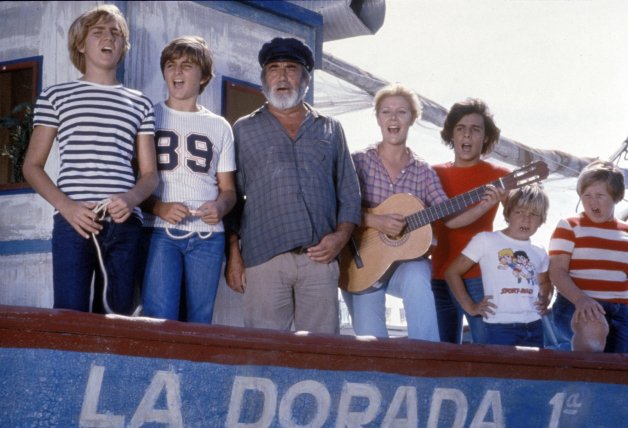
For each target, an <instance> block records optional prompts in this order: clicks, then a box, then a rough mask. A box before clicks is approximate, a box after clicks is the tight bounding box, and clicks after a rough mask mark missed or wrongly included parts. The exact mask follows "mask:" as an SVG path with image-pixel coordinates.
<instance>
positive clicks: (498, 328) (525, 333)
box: [485, 320, 543, 348]
mask: <svg viewBox="0 0 628 428" xmlns="http://www.w3.org/2000/svg"><path fill="white" fill-rule="evenodd" d="M485 324H486V336H487V343H490V344H491V345H513V346H536V347H537V348H542V347H543V322H542V321H541V320H537V321H533V322H531V323H509V324H499V323H498V324H490V323H485Z"/></svg>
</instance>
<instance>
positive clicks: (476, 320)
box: [432, 278, 486, 343]
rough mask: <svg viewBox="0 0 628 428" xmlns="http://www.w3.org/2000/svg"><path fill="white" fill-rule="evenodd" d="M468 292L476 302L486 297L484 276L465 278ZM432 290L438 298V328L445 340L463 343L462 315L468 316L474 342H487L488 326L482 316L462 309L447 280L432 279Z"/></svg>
mask: <svg viewBox="0 0 628 428" xmlns="http://www.w3.org/2000/svg"><path fill="white" fill-rule="evenodd" d="M464 285H465V287H466V288H467V293H469V296H471V300H473V301H474V302H475V303H477V302H480V301H481V300H482V299H483V298H484V286H483V284H482V278H468V279H465V280H464ZM432 291H433V292H434V299H435V300H436V314H437V316H438V330H439V332H440V338H441V340H442V341H443V342H449V343H462V317H463V316H465V317H466V318H467V323H468V324H469V329H470V330H471V338H472V340H473V343H486V327H485V323H484V321H482V317H481V316H479V315H470V314H468V313H467V312H465V311H464V310H463V309H462V306H460V304H459V303H458V301H457V300H456V298H455V297H454V295H453V293H452V292H451V289H450V288H449V286H448V285H447V281H445V280H443V279H433V280H432Z"/></svg>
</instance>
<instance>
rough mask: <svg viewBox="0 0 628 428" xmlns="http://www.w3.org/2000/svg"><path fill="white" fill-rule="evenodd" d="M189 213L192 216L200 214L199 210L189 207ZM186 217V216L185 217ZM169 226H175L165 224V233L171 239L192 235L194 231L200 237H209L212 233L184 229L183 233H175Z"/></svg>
mask: <svg viewBox="0 0 628 428" xmlns="http://www.w3.org/2000/svg"><path fill="white" fill-rule="evenodd" d="M190 214H191V215H192V216H193V217H199V216H200V210H198V209H190ZM186 219H187V217H186ZM186 219H184V220H183V221H185V220H186ZM171 228H176V225H174V226H171V225H170V223H168V224H166V235H168V236H169V237H170V238H172V239H186V238H189V237H190V236H192V235H194V234H195V233H196V234H198V237H199V238H201V239H209V238H210V237H211V236H212V233H214V232H213V231H209V232H194V231H186V232H185V233H184V234H183V235H175V234H174V233H172V232H171V230H170V229H171Z"/></svg>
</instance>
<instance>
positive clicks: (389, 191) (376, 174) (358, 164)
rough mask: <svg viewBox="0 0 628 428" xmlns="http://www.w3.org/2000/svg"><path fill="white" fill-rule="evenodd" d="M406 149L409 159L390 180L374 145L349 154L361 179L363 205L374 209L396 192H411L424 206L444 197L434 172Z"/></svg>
mask: <svg viewBox="0 0 628 428" xmlns="http://www.w3.org/2000/svg"><path fill="white" fill-rule="evenodd" d="M408 151H409V152H410V155H411V159H410V162H409V163H408V165H407V166H406V168H405V169H404V170H402V171H401V174H399V177H397V178H396V179H395V180H393V181H391V179H390V177H389V176H388V172H387V171H386V168H385V167H384V164H383V163H382V160H381V159H380V157H379V154H378V153H377V145H373V146H370V147H368V148H367V149H365V150H362V151H359V152H356V153H354V154H353V155H352V157H353V162H354V163H355V169H356V171H357V172H358V177H359V178H360V190H361V191H362V205H363V206H364V207H365V208H374V207H376V206H378V205H379V204H381V203H382V202H383V201H384V200H385V199H387V198H388V197H390V196H392V195H394V194H396V193H411V194H412V195H414V196H416V197H417V198H419V199H420V200H421V202H423V204H424V205H425V206H426V207H429V206H432V205H435V204H439V203H441V202H444V201H446V200H447V195H446V194H445V191H444V190H443V187H442V185H441V183H440V179H439V178H438V175H437V174H436V172H435V171H434V170H433V169H432V167H431V166H430V165H429V164H428V163H427V162H425V161H424V160H422V159H421V158H420V157H418V156H417V155H416V154H415V153H414V152H413V151H412V150H410V149H408Z"/></svg>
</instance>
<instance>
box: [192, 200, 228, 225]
mask: <svg viewBox="0 0 628 428" xmlns="http://www.w3.org/2000/svg"><path fill="white" fill-rule="evenodd" d="M192 215H195V216H197V217H200V218H201V220H203V222H204V223H207V224H217V223H219V222H220V220H222V217H223V216H224V206H223V204H221V203H220V202H218V201H207V202H205V203H204V204H203V205H201V206H200V207H199V208H198V209H197V210H196V211H194V212H193V213H192Z"/></svg>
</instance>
